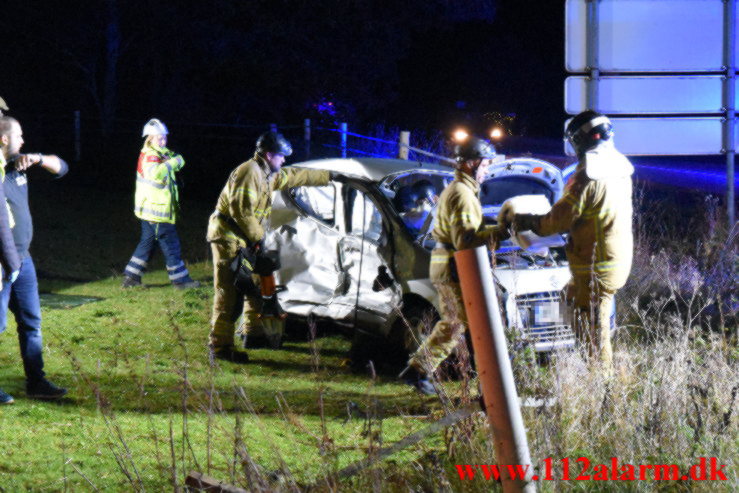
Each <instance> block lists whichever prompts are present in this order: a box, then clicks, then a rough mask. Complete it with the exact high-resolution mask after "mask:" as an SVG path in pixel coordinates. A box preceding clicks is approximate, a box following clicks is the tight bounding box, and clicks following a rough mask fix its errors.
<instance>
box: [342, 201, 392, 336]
mask: <svg viewBox="0 0 739 493" xmlns="http://www.w3.org/2000/svg"><path fill="white" fill-rule="evenodd" d="M344 198H345V215H346V225H347V231H346V236H345V237H344V238H343V239H342V240H341V241H340V242H339V264H340V266H341V269H342V271H343V272H344V273H345V279H344V288H345V294H344V300H345V302H347V303H354V304H355V305H356V308H357V313H356V316H357V327H358V328H367V329H369V328H377V327H385V325H386V324H387V322H388V320H389V319H390V318H391V316H392V315H393V311H394V310H396V309H397V308H398V306H399V305H400V298H401V292H400V286H399V285H398V284H397V283H396V282H393V281H392V280H391V279H392V278H391V277H388V276H389V274H388V273H389V272H391V269H390V268H389V267H388V261H387V260H386V259H385V258H383V255H382V253H381V250H382V248H381V246H382V244H383V242H386V241H387V239H386V235H385V234H384V230H383V216H382V215H381V213H380V212H379V210H378V209H377V207H376V205H375V204H374V203H373V202H372V200H371V199H370V198H369V197H367V196H366V195H365V194H364V193H363V192H362V191H360V190H358V189H356V188H352V187H347V190H345V193H344ZM383 272H384V275H383V274H382V273H383ZM382 280H385V281H386V282H385V283H384V284H383V283H381V281H382ZM388 280H390V282H387V281H388Z"/></svg>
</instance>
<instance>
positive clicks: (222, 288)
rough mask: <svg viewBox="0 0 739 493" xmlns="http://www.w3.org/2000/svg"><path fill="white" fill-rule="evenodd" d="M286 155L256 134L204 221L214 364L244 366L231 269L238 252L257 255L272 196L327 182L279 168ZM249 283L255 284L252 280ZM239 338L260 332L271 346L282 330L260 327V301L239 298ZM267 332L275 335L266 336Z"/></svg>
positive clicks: (281, 145)
mask: <svg viewBox="0 0 739 493" xmlns="http://www.w3.org/2000/svg"><path fill="white" fill-rule="evenodd" d="M291 154H292V147H291V146H290V143H289V142H288V141H287V139H285V137H283V136H282V135H281V134H279V133H277V132H267V133H264V134H262V135H261V136H260V137H259V139H258V140H257V145H256V153H255V154H254V157H253V158H251V159H250V160H249V161H246V162H245V163H242V164H241V165H239V166H238V167H237V168H236V169H234V170H233V171H232V172H231V175H230V176H229V178H228V181H227V182H226V186H224V187H223V190H222V191H221V195H220V196H219V197H218V203H217V204H216V210H215V212H214V213H213V215H211V217H210V222H209V224H208V236H207V240H208V241H209V242H210V244H211V250H212V252H213V271H214V272H213V284H214V291H215V293H214V296H213V317H212V319H211V332H210V345H211V351H212V356H213V357H215V358H218V359H224V360H228V361H233V362H236V363H246V362H247V361H248V357H247V355H246V353H245V352H242V351H237V350H235V348H234V322H235V321H236V319H237V318H238V310H239V307H240V305H241V303H240V301H241V300H240V298H241V297H242V294H240V293H237V291H236V288H235V287H234V277H235V274H234V272H233V271H232V270H231V263H232V260H233V259H234V257H235V256H236V255H237V254H238V252H239V249H240V248H248V249H250V250H251V251H258V250H260V249H261V247H262V242H263V239H264V235H265V230H266V229H268V222H269V217H270V214H271V212H272V192H274V191H275V190H284V189H286V188H292V187H301V186H322V185H327V184H328V182H329V178H330V174H329V172H328V171H320V170H303V169H298V168H289V169H285V168H282V165H283V163H284V162H285V157H286V156H290V155H291ZM254 281H255V283H259V278H258V277H257V276H255V279H254ZM243 298H244V303H243V325H242V327H240V328H239V330H240V331H242V333H243V334H246V333H250V334H254V333H255V332H257V331H262V332H263V333H264V335H265V336H267V338H268V339H270V340H271V341H279V340H281V338H282V324H281V323H278V324H275V325H276V327H275V326H272V327H266V325H265V324H262V319H261V318H260V315H261V311H262V299H261V297H260V296H255V295H252V294H245V295H243ZM268 331H277V332H279V333H271V332H268Z"/></svg>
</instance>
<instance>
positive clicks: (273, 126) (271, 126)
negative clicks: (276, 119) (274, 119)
mask: <svg viewBox="0 0 739 493" xmlns="http://www.w3.org/2000/svg"><path fill="white" fill-rule="evenodd" d="M269 131H270V132H277V124H276V123H270V124H269Z"/></svg>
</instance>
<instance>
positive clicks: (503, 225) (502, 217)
mask: <svg viewBox="0 0 739 493" xmlns="http://www.w3.org/2000/svg"><path fill="white" fill-rule="evenodd" d="M514 215H515V213H514V211H513V203H512V202H511V201H510V200H506V201H505V202H503V206H502V207H501V208H500V211H498V217H497V219H496V221H497V223H498V228H499V229H501V230H503V229H506V230H507V229H510V228H511V222H512V221H513V216H514Z"/></svg>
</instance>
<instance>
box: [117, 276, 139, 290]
mask: <svg viewBox="0 0 739 493" xmlns="http://www.w3.org/2000/svg"><path fill="white" fill-rule="evenodd" d="M137 286H141V280H140V279H134V278H133V277H131V276H123V282H121V287H122V288H135V287H137Z"/></svg>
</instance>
